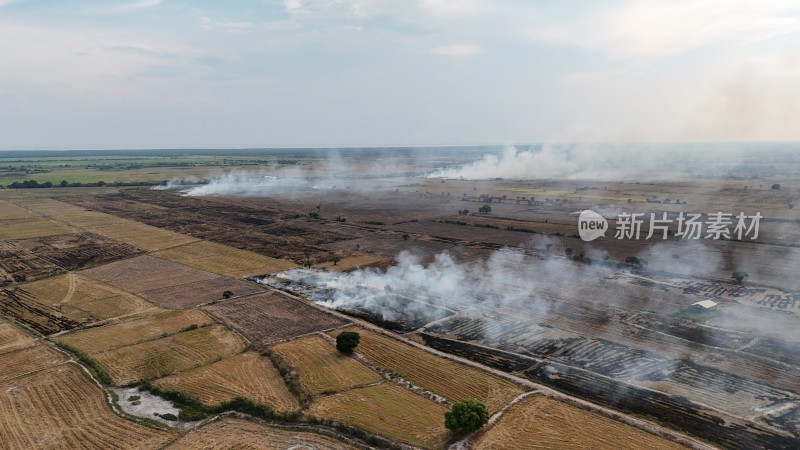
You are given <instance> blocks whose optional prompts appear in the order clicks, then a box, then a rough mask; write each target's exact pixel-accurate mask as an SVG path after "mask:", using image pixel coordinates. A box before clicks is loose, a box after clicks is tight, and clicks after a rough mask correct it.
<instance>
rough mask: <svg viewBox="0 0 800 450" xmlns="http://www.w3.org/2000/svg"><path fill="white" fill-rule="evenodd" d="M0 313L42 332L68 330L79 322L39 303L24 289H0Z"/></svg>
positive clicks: (54, 308)
mask: <svg viewBox="0 0 800 450" xmlns="http://www.w3.org/2000/svg"><path fill="white" fill-rule="evenodd" d="M0 314H3V315H5V316H7V317H12V318H13V319H14V320H17V321H19V322H20V323H23V324H25V325H27V326H29V327H31V328H33V329H34V330H36V331H38V332H39V333H42V334H53V333H58V332H59V331H63V330H70V329H72V328H75V327H77V326H78V325H80V322H77V321H75V320H72V319H70V318H68V317H66V316H65V315H64V314H63V313H62V312H61V311H60V310H59V309H58V308H56V307H53V306H50V305H45V304H42V303H39V302H38V301H37V300H36V297H34V296H33V294H31V293H29V292H27V291H25V290H24V289H13V290H3V291H0Z"/></svg>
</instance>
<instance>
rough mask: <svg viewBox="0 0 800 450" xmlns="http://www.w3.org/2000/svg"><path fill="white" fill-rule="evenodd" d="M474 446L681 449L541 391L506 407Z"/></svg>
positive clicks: (497, 447) (614, 449) (680, 446)
mask: <svg viewBox="0 0 800 450" xmlns="http://www.w3.org/2000/svg"><path fill="white" fill-rule="evenodd" d="M474 448H476V449H514V450H516V449H566V448H574V449H583V448H591V449H597V450H600V449H608V450H616V449H630V450H636V449H641V448H648V449H681V448H685V447H683V446H682V445H679V444H677V443H674V442H671V441H667V440H665V439H662V438H659V437H658V436H655V435H652V434H650V433H647V432H646V431H642V430H639V429H638V428H634V427H632V426H630V425H627V424H624V423H621V422H617V421H615V420H613V419H610V418H608V417H603V416H600V415H597V414H594V413H591V412H589V411H585V410H583V409H580V408H578V407H576V406H572V405H568V404H566V403H563V402H560V401H558V400H554V399H551V398H548V397H545V396H542V395H538V394H534V395H530V396H528V397H526V398H524V399H523V400H521V401H520V402H519V403H517V404H515V405H514V406H512V407H511V408H509V409H508V410H507V411H506V412H505V413H504V414H503V416H502V417H501V418H500V420H498V421H497V423H495V424H494V425H492V426H491V427H490V428H489V429H488V430H486V431H484V432H483V433H482V434H480V436H479V437H478V438H477V440H476V441H475V444H474Z"/></svg>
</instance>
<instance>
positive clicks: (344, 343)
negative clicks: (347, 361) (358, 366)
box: [336, 331, 361, 355]
mask: <svg viewBox="0 0 800 450" xmlns="http://www.w3.org/2000/svg"><path fill="white" fill-rule="evenodd" d="M359 341H361V335H359V334H358V333H356V332H355V331H342V332H341V333H339V335H338V336H336V350H339V351H340V352H342V353H344V354H345V355H349V354H350V353H353V350H355V349H356V347H357V346H358V343H359Z"/></svg>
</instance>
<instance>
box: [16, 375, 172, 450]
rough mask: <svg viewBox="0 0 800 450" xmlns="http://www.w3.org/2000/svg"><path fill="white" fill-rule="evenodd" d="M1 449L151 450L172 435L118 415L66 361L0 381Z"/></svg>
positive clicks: (164, 442)
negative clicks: (106, 449)
mask: <svg viewBox="0 0 800 450" xmlns="http://www.w3.org/2000/svg"><path fill="white" fill-rule="evenodd" d="M0 392H3V395H0V436H2V441H0V446H2V448H4V449H33V448H42V449H44V448H71V449H100V448H114V449H143V450H144V449H153V448H160V447H161V446H163V445H165V444H167V443H168V442H170V441H171V440H173V439H175V435H174V434H173V433H169V432H165V431H161V430H155V429H152V428H147V427H145V426H143V425H139V424H137V423H135V422H131V421H128V420H125V419H123V418H122V417H120V416H117V415H116V414H114V413H113V412H112V411H111V408H110V407H109V406H108V404H107V403H106V401H105V393H104V392H103V391H102V390H101V389H100V388H99V387H98V386H97V385H95V384H94V383H93V382H92V381H90V380H89V379H88V378H87V377H86V376H85V374H84V373H83V372H82V371H81V369H80V368H78V367H77V366H76V365H74V364H71V363H67V364H61V365H59V366H56V367H51V368H49V369H46V370H42V371H39V372H36V373H33V374H30V375H26V376H23V377H18V378H15V379H13V380H10V381H5V382H0Z"/></svg>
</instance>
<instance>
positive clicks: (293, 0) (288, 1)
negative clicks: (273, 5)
mask: <svg viewBox="0 0 800 450" xmlns="http://www.w3.org/2000/svg"><path fill="white" fill-rule="evenodd" d="M283 6H284V7H285V8H286V10H287V11H296V10H298V9H300V8H302V7H303V2H302V1H300V0H283Z"/></svg>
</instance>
